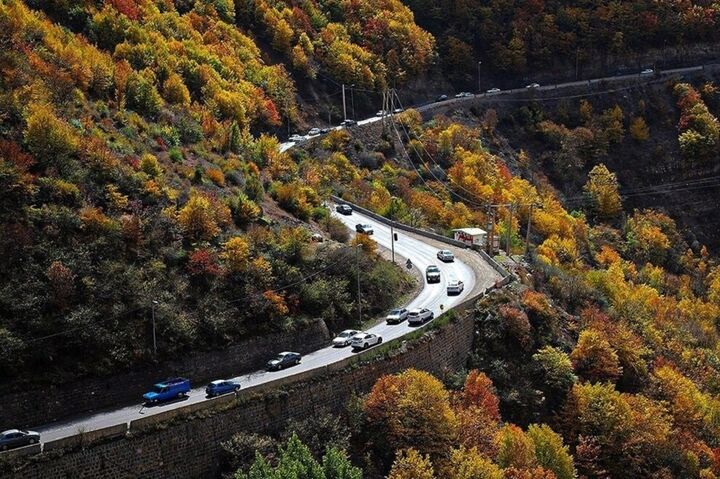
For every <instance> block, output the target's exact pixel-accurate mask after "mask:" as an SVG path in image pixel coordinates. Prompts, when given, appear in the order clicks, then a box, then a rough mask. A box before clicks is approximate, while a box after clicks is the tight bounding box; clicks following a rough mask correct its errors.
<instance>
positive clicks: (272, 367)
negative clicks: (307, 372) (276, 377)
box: [267, 351, 301, 371]
mask: <svg viewBox="0 0 720 479" xmlns="http://www.w3.org/2000/svg"><path fill="white" fill-rule="evenodd" d="M300 357H301V356H300V353H293V352H291V351H285V352H283V353H280V354H278V355H277V356H275V357H274V358H273V359H271V360H270V361H268V362H267V370H268V371H279V370H281V369H285V368H289V367H290V366H295V365H297V364H300Z"/></svg>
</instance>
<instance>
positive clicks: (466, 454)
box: [444, 448, 503, 479]
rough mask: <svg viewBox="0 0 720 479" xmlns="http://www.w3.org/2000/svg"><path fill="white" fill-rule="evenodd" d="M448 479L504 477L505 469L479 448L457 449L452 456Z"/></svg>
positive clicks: (492, 478)
mask: <svg viewBox="0 0 720 479" xmlns="http://www.w3.org/2000/svg"><path fill="white" fill-rule="evenodd" d="M444 477H446V478H447V479H503V471H502V469H500V467H498V466H497V464H495V463H493V462H492V461H491V460H490V459H488V458H487V457H486V456H483V455H482V454H480V453H479V452H478V451H477V449H474V448H473V449H465V448H460V449H455V450H453V452H452V455H451V456H450V465H449V466H448V470H447V474H446V475H445V476H444Z"/></svg>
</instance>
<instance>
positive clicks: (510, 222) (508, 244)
mask: <svg viewBox="0 0 720 479" xmlns="http://www.w3.org/2000/svg"><path fill="white" fill-rule="evenodd" d="M509 206H510V208H509V210H508V211H509V213H510V220H509V221H508V230H507V242H506V243H505V251H506V252H507V255H508V257H510V256H512V252H511V251H510V242H511V241H512V220H513V213H514V209H515V205H512V204H511V205H509Z"/></svg>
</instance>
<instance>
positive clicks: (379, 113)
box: [375, 110, 390, 116]
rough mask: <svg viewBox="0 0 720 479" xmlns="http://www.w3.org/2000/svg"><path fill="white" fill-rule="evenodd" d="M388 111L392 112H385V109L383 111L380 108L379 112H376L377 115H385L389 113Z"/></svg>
mask: <svg viewBox="0 0 720 479" xmlns="http://www.w3.org/2000/svg"><path fill="white" fill-rule="evenodd" d="M388 113H390V112H385V111H383V110H378V112H377V113H375V116H383V115H387V114H388Z"/></svg>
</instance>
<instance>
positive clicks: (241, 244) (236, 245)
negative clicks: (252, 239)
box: [220, 236, 250, 273]
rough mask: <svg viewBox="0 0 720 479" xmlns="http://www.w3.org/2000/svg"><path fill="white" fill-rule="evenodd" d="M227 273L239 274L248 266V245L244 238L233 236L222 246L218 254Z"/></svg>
mask: <svg viewBox="0 0 720 479" xmlns="http://www.w3.org/2000/svg"><path fill="white" fill-rule="evenodd" d="M220 259H222V260H223V261H224V262H225V264H226V266H227V269H228V271H230V272H232V273H241V272H243V271H245V270H246V269H247V267H248V265H249V264H250V243H248V241H247V240H246V239H245V238H242V237H240V236H235V237H234V238H230V239H229V240H228V241H227V242H225V244H223V251H222V253H221V254H220Z"/></svg>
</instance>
